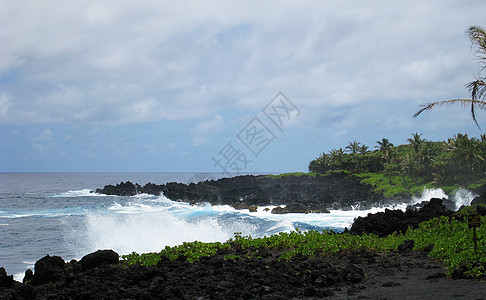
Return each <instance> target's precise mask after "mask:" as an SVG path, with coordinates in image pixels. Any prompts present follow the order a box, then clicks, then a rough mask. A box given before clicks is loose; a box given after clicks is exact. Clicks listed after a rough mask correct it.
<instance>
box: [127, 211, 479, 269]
mask: <svg viewBox="0 0 486 300" xmlns="http://www.w3.org/2000/svg"><path fill="white" fill-rule="evenodd" d="M484 208H486V206H484ZM476 210H477V208H476V207H474V206H473V207H469V208H468V209H466V210H464V211H461V212H459V213H457V214H456V215H455V216H453V217H440V218H434V219H431V220H429V221H426V222H422V223H421V224H420V225H419V226H418V228H415V229H412V228H409V229H408V230H407V232H406V233H405V234H401V233H394V234H390V235H388V236H386V237H378V236H377V235H374V234H364V235H352V234H349V233H342V234H337V233H335V232H333V231H332V230H324V231H316V230H311V231H304V232H302V231H300V230H299V229H296V230H294V231H291V232H280V233H278V234H275V235H271V236H265V237H261V238H253V237H251V236H243V235H242V234H241V233H236V234H235V235H234V237H233V238H231V239H229V240H228V241H226V242H224V243H219V242H215V243H203V242H199V241H195V242H185V243H183V244H181V245H178V246H174V247H169V246H167V247H165V249H163V250H162V251H161V252H158V253H155V252H152V253H144V254H138V253H136V252H133V253H131V254H128V255H124V256H122V259H123V260H124V263H125V264H126V265H132V264H139V265H155V264H157V263H158V262H159V261H160V260H161V258H162V257H163V256H165V257H166V258H168V259H170V260H175V259H178V258H180V257H184V259H186V260H187V261H188V262H195V261H198V260H200V259H201V258H203V257H208V256H211V255H215V254H216V253H217V251H218V249H228V250H229V254H226V255H225V256H224V258H225V259H231V260H244V259H261V257H260V255H259V249H262V248H265V249H273V250H275V252H276V253H280V254H279V257H278V259H279V260H292V259H293V258H294V257H296V256H297V257H313V256H318V255H333V254H336V253H342V254H343V253H344V254H345V253H351V252H358V251H372V252H375V253H384V252H389V251H396V249H397V248H398V245H400V244H401V243H403V242H404V241H405V240H414V241H415V245H414V250H416V251H423V250H425V249H427V248H429V251H430V253H429V256H430V257H432V258H435V259H438V260H440V261H442V262H443V263H444V264H445V266H446V267H447V270H448V271H447V272H448V274H449V275H453V274H454V273H455V272H457V271H458V270H462V272H463V273H464V274H465V276H469V277H472V278H486V226H484V225H483V226H481V227H479V228H477V237H478V249H477V250H474V248H473V246H472V230H471V229H470V228H469V227H468V225H467V221H465V219H466V218H465V216H466V215H467V214H470V213H474V212H475V211H476ZM485 223H486V217H485V216H483V217H482V224H485ZM236 246H237V247H239V248H241V249H243V250H244V251H242V252H241V253H243V254H236V252H234V253H232V252H231V249H233V248H234V247H236ZM431 247H432V249H430V248H431Z"/></svg>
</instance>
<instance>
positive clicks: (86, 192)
mask: <svg viewBox="0 0 486 300" xmlns="http://www.w3.org/2000/svg"><path fill="white" fill-rule="evenodd" d="M92 196H106V195H102V194H97V193H95V192H93V191H92V190H90V189H82V190H70V191H67V192H64V193H60V194H57V195H53V196H51V197H53V198H60V197H63V198H74V197H92Z"/></svg>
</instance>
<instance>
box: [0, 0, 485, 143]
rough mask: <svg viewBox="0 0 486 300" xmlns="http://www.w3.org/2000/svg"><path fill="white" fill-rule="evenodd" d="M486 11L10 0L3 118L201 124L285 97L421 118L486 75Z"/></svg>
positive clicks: (0, 60)
mask: <svg viewBox="0 0 486 300" xmlns="http://www.w3.org/2000/svg"><path fill="white" fill-rule="evenodd" d="M484 9H486V3H482V2H479V3H476V4H475V5H474V6H467V5H463V4H462V3H460V4H456V2H453V1H445V2H444V1H438V0H437V1H427V2H425V3H424V2H423V1H419V0H417V1H409V2H407V3H406V4H405V3H402V4H397V3H391V2H389V3H388V2H387V3H384V2H382V1H371V2H366V3H365V2H362V1H351V2H349V1H347V2H330V1H304V2H302V3H298V4H297V3H295V2H291V1H268V2H265V3H261V2H257V1H249V2H248V1H246V2H236V1H204V2H202V1H189V2H160V1H155V0H154V1H141V2H131V1H105V2H103V3H99V2H93V3H88V2H85V1H70V2H69V3H68V2H66V3H59V2H57V1H50V0H47V1H43V2H42V3H39V2H38V1H33V0H32V1H7V2H2V3H1V4H0V28H1V29H0V40H2V41H6V42H5V43H4V44H5V46H4V47H1V48H0V78H3V82H7V84H3V85H0V95H2V96H0V122H1V123H4V124H31V123H61V124H65V123H68V124H81V125H83V124H100V123H102V124H120V123H140V122H151V121H158V120H181V119H202V118H210V117H211V116H214V115H215V114H217V113H218V112H219V111H222V110H225V109H229V110H238V109H241V108H244V109H251V110H259V109H261V108H262V107H263V106H264V105H265V104H266V103H267V102H268V101H269V100H270V99H271V97H273V96H274V95H275V94H276V93H277V92H278V91H282V92H284V94H286V95H287V96H288V97H289V98H291V99H292V100H293V101H294V102H295V104H296V105H297V106H298V107H299V108H301V109H302V110H303V111H304V110H306V111H311V110H317V111H319V110H322V111H325V110H331V109H336V108H338V109H339V108H341V107H343V106H346V105H347V106H354V105H359V104H364V103H369V102H373V103H381V102H385V101H397V102H407V103H409V106H410V107H412V108H411V109H412V110H413V109H415V107H416V104H418V103H423V102H428V101H431V100H435V99H440V98H444V97H448V96H450V95H454V96H464V95H465V91H464V90H463V84H464V83H466V82H467V81H469V80H470V79H472V75H473V74H474V72H475V71H476V67H477V66H476V65H475V62H474V60H473V59H472V53H471V51H470V47H469V41H468V39H467V37H466V36H465V34H464V30H465V29H466V28H467V27H468V26H470V25H475V24H479V25H485V24H481V22H484V17H483V13H482V12H483V11H484ZM451 15H453V16H455V17H454V18H451V17H450V16H451ZM444 20H447V21H446V22H445V21H444ZM6 95H8V97H7V96H6ZM372 106H373V108H372V109H373V110H380V109H381V108H380V106H379V105H378V106H377V105H372ZM362 107H364V106H362ZM353 113H356V114H357V113H358V112H353ZM359 113H361V114H362V113H364V111H360V112H359ZM412 113H413V111H412ZM356 116H358V115H356ZM216 121H217V120H216ZM216 121H215V122H216ZM201 126H203V125H201ZM206 126H209V125H206ZM195 130H196V129H195ZM197 130H202V129H197ZM194 134H195V136H196V138H195V143H196V144H198V143H199V144H200V143H204V142H205V141H206V140H205V137H206V136H207V135H206V134H196V133H194ZM196 140H197V141H196Z"/></svg>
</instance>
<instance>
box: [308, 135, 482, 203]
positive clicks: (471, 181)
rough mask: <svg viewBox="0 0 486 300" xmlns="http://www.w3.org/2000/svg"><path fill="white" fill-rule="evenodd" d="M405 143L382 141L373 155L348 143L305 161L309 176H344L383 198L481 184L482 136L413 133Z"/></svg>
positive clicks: (364, 146) (358, 146) (363, 148)
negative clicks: (441, 137)
mask: <svg viewBox="0 0 486 300" xmlns="http://www.w3.org/2000/svg"><path fill="white" fill-rule="evenodd" d="M407 141H408V144H404V145H399V146H394V145H393V144H392V143H390V141H389V140H388V139H386V138H383V139H382V140H380V141H377V146H376V147H375V148H376V149H375V150H374V151H370V150H368V149H369V148H368V147H367V146H366V145H361V144H360V143H359V142H356V141H354V142H350V143H349V145H348V146H347V147H346V148H345V149H346V150H344V149H343V148H339V149H333V150H331V151H329V152H328V153H322V154H321V155H320V156H319V157H317V158H316V159H314V160H313V161H311V162H310V164H309V171H311V172H313V173H312V174H315V173H321V174H328V173H329V172H336V171H344V172H347V173H348V174H350V175H351V176H357V177H359V178H362V181H361V182H362V183H364V184H370V185H372V186H373V187H374V188H375V191H376V192H381V193H383V194H384V195H385V196H386V197H410V196H414V195H417V194H420V193H421V192H422V191H423V189H424V188H442V189H443V190H444V192H446V193H448V194H450V193H452V192H454V191H455V190H457V189H459V188H461V187H468V188H474V187H476V188H477V187H479V186H481V184H483V183H485V179H484V173H485V171H486V135H484V134H483V135H481V138H480V139H478V138H475V137H471V138H470V137H469V136H468V135H467V134H457V135H455V136H454V137H453V138H450V139H448V140H447V141H442V142H432V141H427V140H426V139H423V138H422V134H418V133H414V134H412V138H409V139H408V140H407Z"/></svg>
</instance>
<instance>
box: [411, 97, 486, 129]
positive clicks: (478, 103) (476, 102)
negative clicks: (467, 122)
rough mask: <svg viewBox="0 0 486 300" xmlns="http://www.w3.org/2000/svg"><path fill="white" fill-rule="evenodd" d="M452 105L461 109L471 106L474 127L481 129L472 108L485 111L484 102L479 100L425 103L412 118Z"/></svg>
mask: <svg viewBox="0 0 486 300" xmlns="http://www.w3.org/2000/svg"><path fill="white" fill-rule="evenodd" d="M453 104H459V105H461V106H462V107H464V106H466V105H471V114H472V117H473V120H474V122H475V123H476V126H478V127H479V128H481V127H480V126H479V124H478V121H477V119H476V112H475V110H474V106H477V107H478V108H479V109H482V110H484V109H486V102H485V101H481V100H477V99H450V100H443V101H436V102H432V103H427V104H424V105H421V106H422V109H420V110H419V111H417V112H416V113H415V114H414V115H413V117H414V118H416V117H418V116H419V115H420V114H421V113H423V112H424V111H426V110H431V109H433V108H437V107H441V106H443V105H453Z"/></svg>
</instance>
